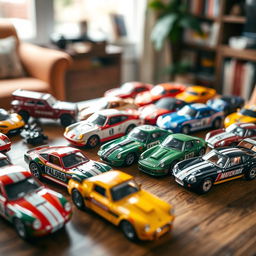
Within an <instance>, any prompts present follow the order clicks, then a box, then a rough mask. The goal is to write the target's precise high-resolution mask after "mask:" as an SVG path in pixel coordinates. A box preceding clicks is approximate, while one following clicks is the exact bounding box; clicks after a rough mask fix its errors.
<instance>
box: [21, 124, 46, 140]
mask: <svg viewBox="0 0 256 256" xmlns="http://www.w3.org/2000/svg"><path fill="white" fill-rule="evenodd" d="M20 135H21V137H22V138H23V140H24V141H25V142H26V143H28V144H31V145H40V144H44V142H45V141H46V140H47V139H48V137H47V136H45V135H44V134H43V130H42V128H41V127H39V125H38V123H37V122H34V123H30V124H26V125H25V126H24V129H23V130H22V132H21V133H20Z"/></svg>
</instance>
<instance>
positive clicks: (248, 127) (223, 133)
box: [205, 123, 256, 148]
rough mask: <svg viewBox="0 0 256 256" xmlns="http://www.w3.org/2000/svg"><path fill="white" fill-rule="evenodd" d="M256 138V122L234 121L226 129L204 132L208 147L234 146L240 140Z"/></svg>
mask: <svg viewBox="0 0 256 256" xmlns="http://www.w3.org/2000/svg"><path fill="white" fill-rule="evenodd" d="M246 138H251V139H256V124H253V123H234V124H231V125H230V126H229V127H227V128H226V129H218V130H213V131H210V132H208V133H207V134H206V136H205V140H206V142H207V144H208V146H209V147H210V148H217V147H224V146H236V145H237V144H238V143H239V142H240V141H241V140H243V139H246Z"/></svg>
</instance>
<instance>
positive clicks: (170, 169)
mask: <svg viewBox="0 0 256 256" xmlns="http://www.w3.org/2000/svg"><path fill="white" fill-rule="evenodd" d="M177 163H178V161H175V160H174V161H173V162H172V163H171V165H170V167H169V169H168V173H169V174H170V175H172V174H173V171H172V170H173V168H174V166H175V164H177Z"/></svg>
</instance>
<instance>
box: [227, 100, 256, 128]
mask: <svg viewBox="0 0 256 256" xmlns="http://www.w3.org/2000/svg"><path fill="white" fill-rule="evenodd" d="M233 123H256V105H247V106H245V107H244V108H242V109H241V110H239V111H238V112H235V113H232V114H230V115H228V116H227V117H226V118H225V120H224V126H225V127H228V126H230V125H231V124H233Z"/></svg>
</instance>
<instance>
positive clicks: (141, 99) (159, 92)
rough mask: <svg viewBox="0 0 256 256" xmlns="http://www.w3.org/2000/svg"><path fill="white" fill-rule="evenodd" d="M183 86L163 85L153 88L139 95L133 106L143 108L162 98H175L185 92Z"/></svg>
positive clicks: (174, 84)
mask: <svg viewBox="0 0 256 256" xmlns="http://www.w3.org/2000/svg"><path fill="white" fill-rule="evenodd" d="M185 88H186V87H185V86H184V85H182V84H176V83H163V84H158V85H156V86H154V87H153V88H152V89H151V90H150V91H148V92H142V93H139V94H138V95H137V96H136V98H135V104H137V105H139V106H144V105H147V104H152V103H155V102H156V101H158V100H160V99H162V98H164V97H175V96H176V95H178V94H179V93H181V92H183V91H184V90H185Z"/></svg>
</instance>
